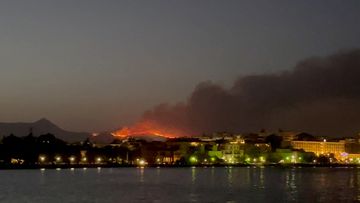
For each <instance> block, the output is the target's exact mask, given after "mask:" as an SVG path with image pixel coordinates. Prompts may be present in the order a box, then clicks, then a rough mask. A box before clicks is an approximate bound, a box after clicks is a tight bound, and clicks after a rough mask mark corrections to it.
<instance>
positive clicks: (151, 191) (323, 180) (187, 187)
mask: <svg viewBox="0 0 360 203" xmlns="http://www.w3.org/2000/svg"><path fill="white" fill-rule="evenodd" d="M357 200H360V169H356V168H276V167H272V168H271V167H267V168H259V167H258V168H253V167H250V168H235V167H233V168H211V167H208V168H202V167H201V168H200V167H197V168H143V169H141V168H113V169H106V168H104V169H87V170H83V169H75V170H74V171H71V170H70V169H62V170H45V171H41V170H3V171H0V202H336V201H338V202H352V201H357Z"/></svg>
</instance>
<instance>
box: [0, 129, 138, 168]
mask: <svg viewBox="0 0 360 203" xmlns="http://www.w3.org/2000/svg"><path fill="white" fill-rule="evenodd" d="M136 153H137V151H136V150H132V151H131V150H129V149H128V148H127V147H126V146H119V145H106V146H103V147H98V146H95V145H93V144H92V143H91V142H90V141H89V139H87V140H84V141H83V142H79V143H75V144H68V143H66V142H65V141H63V140H61V139H58V138H56V137H55V136H54V135H53V134H44V135H40V136H39V137H35V136H33V135H32V134H29V135H27V136H24V137H18V136H15V135H13V134H11V135H9V136H6V137H3V139H2V141H1V144H0V162H1V164H16V163H17V162H19V164H20V163H21V164H22V165H38V164H54V165H56V164H70V163H72V164H77V163H80V162H84V163H85V162H86V163H87V164H95V163H98V164H99V163H103V164H105V163H106V164H124V163H126V160H127V159H129V158H131V157H132V156H134V155H135V154H136ZM70 157H71V158H70Z"/></svg>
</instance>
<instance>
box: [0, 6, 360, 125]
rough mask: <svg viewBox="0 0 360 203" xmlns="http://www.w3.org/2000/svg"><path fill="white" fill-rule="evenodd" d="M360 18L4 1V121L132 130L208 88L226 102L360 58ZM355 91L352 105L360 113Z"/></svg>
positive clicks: (304, 11) (258, 9)
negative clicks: (274, 80) (261, 82)
mask: <svg viewBox="0 0 360 203" xmlns="http://www.w3.org/2000/svg"><path fill="white" fill-rule="evenodd" d="M359 10H360V2H359V1H356V0H349V1H346V2H345V3H344V2H339V1H335V0H326V1H325V0H320V1H316V2H314V1H297V2H295V1H291V2H290V1H279V3H278V4H276V5H275V4H273V3H271V2H269V1H227V2H221V1H209V0H207V1H196V2H194V1H151V2H150V1H123V2H119V1H107V2H106V3H104V2H100V1H80V0H79V1H70V0H64V1H61V2H60V1H57V2H55V1H43V0H34V1H31V2H30V1H14V0H12V1H10V0H7V1H1V2H0V26H1V28H2V29H1V30H0V43H1V44H2V46H1V47H0V66H1V68H0V94H1V100H0V111H1V113H0V122H19V121H23V122H33V121H36V120H38V119H40V118H43V117H45V118H48V119H49V120H51V121H53V122H54V123H56V124H58V125H59V126H61V127H63V128H64V129H67V130H75V131H90V132H91V131H102V130H112V129H115V128H118V127H121V126H124V125H131V124H132V123H134V122H136V121H137V120H138V119H141V118H142V115H143V112H145V111H147V110H151V109H153V107H154V106H157V105H158V104H161V103H170V104H176V103H178V102H183V103H186V102H187V101H188V100H191V97H192V95H193V94H192V92H193V90H194V88H195V87H197V86H198V84H199V83H201V82H203V81H213V82H214V83H215V84H220V87H223V88H224V89H225V90H226V91H225V92H227V91H228V90H229V89H231V88H233V87H234V86H236V84H237V82H238V81H239V79H238V78H239V77H240V78H244V77H245V78H246V76H250V75H262V76H263V75H273V73H276V74H281V73H282V72H283V71H290V72H291V71H292V70H293V69H294V67H296V65H297V64H298V63H299V62H301V61H303V60H306V59H308V58H311V57H314V56H315V57H327V56H329V55H332V54H337V53H348V52H346V50H354V49H356V48H360V38H359V36H360V26H359V24H360V12H359ZM344 50H345V51H344ZM345 55H346V54H345ZM356 57H357V55H356ZM356 57H355V59H354V60H355V61H356ZM326 60H327V58H325V59H324V61H326ZM338 64H341V62H339V63H338ZM325 66H326V65H325ZM310 67H313V66H310ZM357 67H358V64H356V63H355V65H354V66H352V69H351V70H353V71H354V70H355V72H350V73H355V74H358V72H357V71H356V68H357ZM337 68H338V66H336V68H335V69H337ZM310 72H311V71H309V73H310ZM315 75H317V76H318V77H320V76H322V75H323V74H322V73H316V74H315ZM330 75H331V74H330ZM350 76H351V74H350ZM355 76H356V75H355ZM331 77H332V76H331ZM331 77H330V78H331ZM312 81H316V80H312ZM234 82H235V85H234V84H233V83H234ZM251 84H252V83H251ZM286 84H287V83H286ZM299 84H300V83H299ZM333 84H338V83H333ZM354 84H355V87H354V88H353V89H352V90H353V91H349V92H347V93H348V94H347V95H346V96H345V99H349V98H350V100H351V102H352V104H355V107H358V103H357V102H358V101H357V94H353V92H356V91H357V88H358V86H357V85H358V83H354ZM210 86H211V85H210ZM215 86H216V87H218V86H217V85H215ZM330 86H331V85H330ZM211 87H212V86H211ZM341 87H343V89H341V90H347V89H349V86H346V85H344V86H341ZM350 87H351V86H350ZM197 90H198V88H196V90H195V92H196V91H197ZM301 92H303V91H302V90H301ZM299 93H300V92H299ZM189 95H190V96H189ZM329 95H330V96H333V95H332V94H331V93H329V94H328V95H326V96H329ZM335 96H338V95H335ZM319 97H320V96H319ZM354 98H355V100H353V99H354ZM312 101H314V102H315V104H313V105H315V106H316V105H318V106H324V105H323V104H325V103H321V102H320V103H316V102H318V101H320V100H317V99H315V100H312ZM342 101H343V100H342ZM354 102H355V103H354ZM280 103H281V102H280ZM346 104H348V103H347V102H346ZM334 105H338V103H336V104H333V103H329V102H326V108H332V107H333V106H334ZM170 106H171V105H170ZM343 107H344V106H343ZM301 108H308V107H307V106H302V107H301ZM326 108H325V107H324V109H323V110H324V111H326V112H328V113H329V112H331V111H329V110H326ZM344 108H345V107H344ZM349 111H351V112H352V113H351V114H346V113H345V114H344V115H342V116H343V117H349V118H353V117H354V115H353V114H354V112H353V111H352V110H349ZM355 112H357V111H355ZM292 113H294V112H292ZM285 114H286V116H289V114H287V113H284V112H283V111H282V115H285ZM147 116H149V114H147ZM150 116H154V115H150ZM297 122H298V121H297ZM278 125H280V124H278ZM287 125H289V126H291V125H292V124H287ZM200 126H201V125H200ZM219 126H225V127H229V126H226V125H224V124H221V125H219ZM279 127H281V126H279ZM346 127H348V126H344V128H346ZM229 128H230V127H229ZM311 128H316V127H314V126H311ZM329 130H331V129H329Z"/></svg>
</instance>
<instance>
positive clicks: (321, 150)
mask: <svg viewBox="0 0 360 203" xmlns="http://www.w3.org/2000/svg"><path fill="white" fill-rule="evenodd" d="M291 146H292V147H293V148H294V149H303V150H304V151H306V152H313V153H315V154H316V155H318V156H319V155H322V154H324V155H326V154H333V155H334V156H335V158H337V159H341V157H342V154H344V152H345V141H344V140H340V141H338V142H327V141H326V140H323V141H291Z"/></svg>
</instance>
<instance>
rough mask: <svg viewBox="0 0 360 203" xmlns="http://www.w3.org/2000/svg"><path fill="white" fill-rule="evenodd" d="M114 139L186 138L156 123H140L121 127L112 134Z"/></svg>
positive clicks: (182, 134) (174, 130)
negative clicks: (148, 137)
mask: <svg viewBox="0 0 360 203" xmlns="http://www.w3.org/2000/svg"><path fill="white" fill-rule="evenodd" d="M112 135H113V136H115V137H120V138H126V137H132V136H159V137H164V138H176V137H184V136H186V135H185V134H184V133H183V132H180V131H179V130H177V129H171V128H170V127H165V126H160V125H159V124H157V123H156V122H152V121H142V122H139V123H136V124H135V125H133V126H131V127H123V128H121V129H119V130H117V131H115V132H113V133H112Z"/></svg>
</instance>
